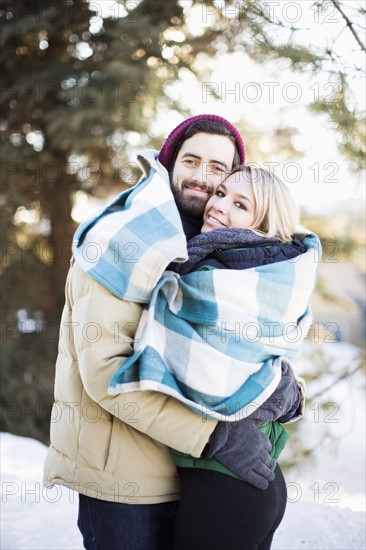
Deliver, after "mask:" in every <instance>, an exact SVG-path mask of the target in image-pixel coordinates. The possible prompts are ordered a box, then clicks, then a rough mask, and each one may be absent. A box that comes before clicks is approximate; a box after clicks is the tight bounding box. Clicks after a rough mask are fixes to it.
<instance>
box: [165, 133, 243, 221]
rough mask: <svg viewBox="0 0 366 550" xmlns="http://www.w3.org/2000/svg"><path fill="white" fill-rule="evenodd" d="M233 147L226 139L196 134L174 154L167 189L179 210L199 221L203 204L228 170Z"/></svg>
mask: <svg viewBox="0 0 366 550" xmlns="http://www.w3.org/2000/svg"><path fill="white" fill-rule="evenodd" d="M234 154H235V146H234V144H233V143H232V141H230V139H229V138H228V137H226V136H219V135H217V134H206V133H204V132H199V133H198V134H195V135H194V136H192V137H191V138H189V139H187V140H186V141H185V142H184V143H183V145H182V147H181V148H180V150H179V152H178V156H177V159H176V161H175V164H174V169H173V173H172V175H171V182H170V183H171V188H172V192H173V195H174V198H175V202H176V203H177V205H178V208H179V210H180V211H181V212H182V213H184V214H189V215H190V216H193V217H195V218H202V215H203V211H204V209H205V205H206V202H207V200H208V199H209V198H210V197H211V195H213V193H215V192H216V189H217V188H218V186H219V185H220V183H221V182H222V181H223V180H224V179H225V178H226V177H227V174H228V172H229V171H230V170H231V168H232V164H233V160H234Z"/></svg>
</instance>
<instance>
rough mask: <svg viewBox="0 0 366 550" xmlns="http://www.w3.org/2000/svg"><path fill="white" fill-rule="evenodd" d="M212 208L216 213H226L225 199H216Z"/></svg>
mask: <svg viewBox="0 0 366 550" xmlns="http://www.w3.org/2000/svg"><path fill="white" fill-rule="evenodd" d="M212 206H213V208H214V210H216V211H217V212H222V213H225V212H226V211H227V205H226V201H225V197H223V198H218V199H217V201H215V202H214V204H213V205H212Z"/></svg>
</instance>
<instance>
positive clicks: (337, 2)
mask: <svg viewBox="0 0 366 550" xmlns="http://www.w3.org/2000/svg"><path fill="white" fill-rule="evenodd" d="M331 1H332V4H333V5H334V7H335V8H336V9H337V10H338V11H339V13H340V14H341V16H342V17H343V19H344V20H345V22H346V24H347V27H348V28H349V30H350V31H351V33H352V34H353V36H354V37H355V40H356V42H357V44H358V45H359V46H360V48H361V50H363V51H364V52H366V46H365V44H363V42H362V40H361V38H360V37H359V36H358V34H357V32H356V30H355V28H354V26H353V24H352V21H351V20H350V18H349V17H348V15H347V14H346V13H345V12H344V11H343V9H342V6H341V5H340V3H339V1H338V0H331Z"/></svg>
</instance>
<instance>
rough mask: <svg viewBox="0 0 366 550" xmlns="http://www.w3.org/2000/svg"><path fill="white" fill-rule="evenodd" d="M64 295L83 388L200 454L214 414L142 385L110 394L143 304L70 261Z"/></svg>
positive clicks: (143, 428)
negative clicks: (122, 296) (136, 389)
mask: <svg viewBox="0 0 366 550" xmlns="http://www.w3.org/2000/svg"><path fill="white" fill-rule="evenodd" d="M66 301H67V303H68V307H69V308H70V310H71V311H72V323H71V327H61V328H64V329H66V328H67V330H68V331H69V338H72V339H73V347H74V349H75V354H76V360H77V363H78V366H79V371H80V376H81V379H82V383H83V385H84V389H85V391H86V392H87V394H88V395H89V396H90V398H91V399H92V400H93V401H95V402H96V403H98V404H99V405H100V406H101V407H102V408H103V409H105V410H106V411H108V412H109V413H110V414H113V415H114V416H116V417H118V418H119V419H120V420H122V421H123V422H126V423H128V424H130V425H131V426H132V427H133V428H134V429H136V430H138V431H140V432H143V433H145V434H147V435H148V436H150V437H151V438H153V439H155V440H157V441H159V442H160V443H162V444H164V445H167V446H168V447H171V448H173V449H177V450H178V451H181V452H183V453H188V454H191V455H193V456H195V457H198V456H200V454H201V452H202V450H203V448H204V446H205V445H206V443H207V441H208V439H209V437H210V435H211V433H212V431H213V430H214V428H215V426H216V424H217V423H216V422H215V421H214V420H209V419H204V418H202V417H200V416H199V415H197V414H196V413H194V412H192V411H190V410H189V409H188V408H187V407H185V406H184V405H183V404H182V403H180V402H179V401H177V400H175V399H174V398H172V397H169V396H166V395H163V394H161V393H158V392H152V391H140V392H131V393H128V394H119V395H116V396H111V395H109V394H108V385H109V382H110V380H111V378H112V375H113V374H114V372H115V371H116V369H117V368H118V367H119V366H120V364H121V363H122V362H123V360H124V359H125V358H126V357H128V356H130V355H131V354H132V350H133V342H134V338H138V334H135V332H136V328H137V325H138V321H139V319H140V315H141V311H142V307H141V305H139V304H136V303H132V302H126V301H124V300H121V299H119V298H117V297H115V296H114V295H112V294H111V293H110V292H109V291H108V290H107V289H105V288H104V287H103V286H102V285H100V284H99V283H98V282H96V281H94V280H93V279H92V278H91V277H89V276H88V275H86V274H85V273H84V272H83V271H82V270H81V268H80V267H79V266H78V265H77V264H76V263H74V265H73V266H72V268H71V272H70V274H69V277H68V284H67V291H66Z"/></svg>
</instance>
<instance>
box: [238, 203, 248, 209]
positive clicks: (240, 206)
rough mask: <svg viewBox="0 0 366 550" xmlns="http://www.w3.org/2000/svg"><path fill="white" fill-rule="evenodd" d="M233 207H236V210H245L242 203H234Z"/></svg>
mask: <svg viewBox="0 0 366 550" xmlns="http://www.w3.org/2000/svg"><path fill="white" fill-rule="evenodd" d="M235 206H237V207H238V208H240V209H241V210H246V209H247V208H246V206H245V204H243V203H242V202H236V203H235Z"/></svg>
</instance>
